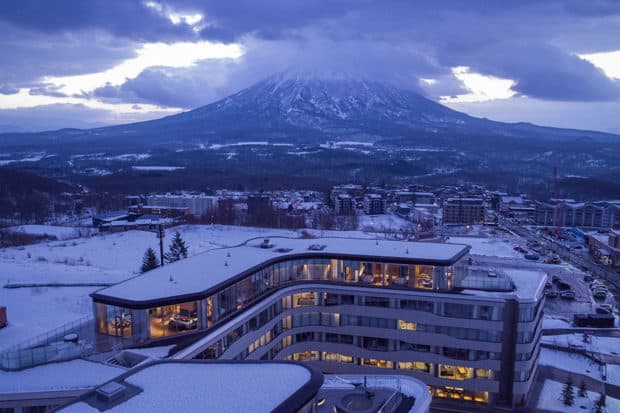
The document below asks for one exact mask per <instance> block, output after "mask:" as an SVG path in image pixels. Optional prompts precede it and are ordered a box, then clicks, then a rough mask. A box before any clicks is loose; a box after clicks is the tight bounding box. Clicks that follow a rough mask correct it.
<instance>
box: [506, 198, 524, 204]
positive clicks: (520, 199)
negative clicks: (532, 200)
mask: <svg viewBox="0 0 620 413" xmlns="http://www.w3.org/2000/svg"><path fill="white" fill-rule="evenodd" d="M511 202H514V203H517V204H522V203H523V197H520V196H503V197H502V203H503V204H508V203H511Z"/></svg>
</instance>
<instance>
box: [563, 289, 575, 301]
mask: <svg viewBox="0 0 620 413" xmlns="http://www.w3.org/2000/svg"><path fill="white" fill-rule="evenodd" d="M560 298H563V299H565V300H574V299H575V292H574V291H564V292H561V293H560Z"/></svg>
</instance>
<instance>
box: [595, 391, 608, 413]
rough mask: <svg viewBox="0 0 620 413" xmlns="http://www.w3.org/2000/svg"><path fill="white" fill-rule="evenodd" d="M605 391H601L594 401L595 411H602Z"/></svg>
mask: <svg viewBox="0 0 620 413" xmlns="http://www.w3.org/2000/svg"><path fill="white" fill-rule="evenodd" d="M605 404H606V403H605V393H601V396H600V397H599V398H598V400H597V401H596V404H595V406H594V407H595V411H596V412H599V413H600V412H602V411H603V407H605Z"/></svg>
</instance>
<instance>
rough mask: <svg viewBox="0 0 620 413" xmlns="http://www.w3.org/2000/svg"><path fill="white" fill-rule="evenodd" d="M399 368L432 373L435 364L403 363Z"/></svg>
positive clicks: (400, 363) (399, 364)
mask: <svg viewBox="0 0 620 413" xmlns="http://www.w3.org/2000/svg"><path fill="white" fill-rule="evenodd" d="M398 368H399V369H401V370H415V371H422V372H425V373H430V372H431V371H432V369H433V364H432V363H424V362H421V361H401V362H399V363H398Z"/></svg>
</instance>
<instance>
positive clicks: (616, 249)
mask: <svg viewBox="0 0 620 413" xmlns="http://www.w3.org/2000/svg"><path fill="white" fill-rule="evenodd" d="M585 239H586V245H588V248H589V249H590V253H591V254H592V256H594V258H596V259H597V260H598V261H599V262H600V263H601V264H603V265H609V266H612V267H620V231H619V230H611V231H609V233H607V234H606V233H599V232H589V233H586V234H585Z"/></svg>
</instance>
